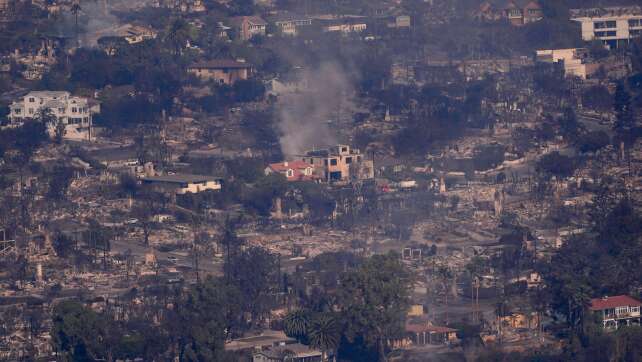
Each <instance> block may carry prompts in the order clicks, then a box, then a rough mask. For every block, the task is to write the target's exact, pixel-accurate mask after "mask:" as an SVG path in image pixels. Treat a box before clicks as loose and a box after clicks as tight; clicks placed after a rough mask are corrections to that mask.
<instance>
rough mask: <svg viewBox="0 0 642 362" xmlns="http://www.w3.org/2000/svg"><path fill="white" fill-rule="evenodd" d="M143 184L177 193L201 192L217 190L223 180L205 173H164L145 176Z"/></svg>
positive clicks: (162, 190)
mask: <svg viewBox="0 0 642 362" xmlns="http://www.w3.org/2000/svg"><path fill="white" fill-rule="evenodd" d="M141 180H142V183H143V185H149V186H150V187H152V188H154V189H156V190H158V191H161V192H170V193H174V194H177V195H183V194H187V193H199V192H203V191H208V190H213V191H217V190H220V189H221V188H222V181H221V179H220V178H218V177H214V176H203V175H190V174H181V175H164V176H149V177H143V178H142V179H141Z"/></svg>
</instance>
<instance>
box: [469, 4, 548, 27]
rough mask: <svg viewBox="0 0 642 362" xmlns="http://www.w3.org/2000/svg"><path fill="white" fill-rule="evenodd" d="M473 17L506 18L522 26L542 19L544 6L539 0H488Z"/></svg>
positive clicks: (492, 19) (484, 18)
mask: <svg viewBox="0 0 642 362" xmlns="http://www.w3.org/2000/svg"><path fill="white" fill-rule="evenodd" d="M473 17H474V18H475V19H477V20H482V21H497V20H501V19H506V20H508V21H509V22H510V24H512V25H516V26H520V25H525V24H529V23H533V22H536V21H539V20H542V19H543V17H544V14H543V11H542V6H541V5H540V4H539V2H538V1H537V0H486V1H484V2H482V3H481V4H480V5H479V8H478V9H477V10H476V11H475V12H474V13H473Z"/></svg>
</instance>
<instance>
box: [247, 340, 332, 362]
mask: <svg viewBox="0 0 642 362" xmlns="http://www.w3.org/2000/svg"><path fill="white" fill-rule="evenodd" d="M252 361H253V362H281V361H292V362H321V361H323V353H321V351H319V350H316V349H312V348H310V347H308V346H306V345H303V344H300V343H293V344H286V345H279V346H273V347H268V348H266V349H264V350H260V351H256V352H254V354H253V355H252Z"/></svg>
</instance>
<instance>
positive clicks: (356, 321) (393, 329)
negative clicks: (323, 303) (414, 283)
mask: <svg viewBox="0 0 642 362" xmlns="http://www.w3.org/2000/svg"><path fill="white" fill-rule="evenodd" d="M410 286H411V279H410V275H409V274H408V272H407V271H406V269H405V267H404V266H403V264H402V263H401V261H400V258H399V255H396V254H393V253H391V254H387V255H375V256H373V257H372V258H370V259H368V260H366V261H365V262H364V263H363V264H362V265H361V266H360V267H359V268H358V269H357V270H355V271H352V272H348V273H346V274H344V275H343V276H342V277H341V281H340V287H339V292H338V293H339V294H338V297H339V299H338V300H339V309H340V312H341V318H342V320H343V321H344V322H345V325H344V329H343V331H344V335H345V336H346V338H347V339H348V340H349V341H351V342H354V341H355V340H359V339H360V340H363V341H364V342H365V344H366V345H367V346H369V347H370V348H373V349H374V350H375V351H376V352H377V355H378V358H379V360H380V361H385V360H386V353H385V346H386V341H387V339H388V338H392V337H398V336H399V335H400V333H401V332H402V330H403V325H404V321H405V314H406V310H407V308H408V304H409V296H410Z"/></svg>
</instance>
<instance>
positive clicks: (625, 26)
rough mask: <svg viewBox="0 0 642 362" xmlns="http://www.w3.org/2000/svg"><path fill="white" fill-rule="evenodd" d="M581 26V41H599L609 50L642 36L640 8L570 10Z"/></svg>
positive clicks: (641, 9) (641, 7)
mask: <svg viewBox="0 0 642 362" xmlns="http://www.w3.org/2000/svg"><path fill="white" fill-rule="evenodd" d="M571 20H573V21H576V22H579V23H580V24H581V26H582V40H584V41H593V40H600V41H602V42H603V43H604V44H605V45H608V46H609V47H611V48H616V47H618V46H619V45H622V44H628V43H629V41H630V40H631V39H632V38H635V37H638V36H640V35H642V6H627V7H607V8H591V9H572V10H571Z"/></svg>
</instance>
